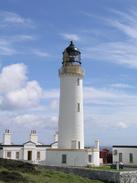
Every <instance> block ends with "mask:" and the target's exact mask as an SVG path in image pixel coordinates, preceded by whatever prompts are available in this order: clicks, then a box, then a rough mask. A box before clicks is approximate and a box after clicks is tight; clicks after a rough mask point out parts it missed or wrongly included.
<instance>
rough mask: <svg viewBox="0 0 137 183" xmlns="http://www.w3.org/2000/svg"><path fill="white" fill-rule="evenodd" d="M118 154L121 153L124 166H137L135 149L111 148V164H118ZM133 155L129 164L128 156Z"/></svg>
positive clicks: (136, 151)
mask: <svg viewBox="0 0 137 183" xmlns="http://www.w3.org/2000/svg"><path fill="white" fill-rule="evenodd" d="M115 150H117V154H116V155H114V151H115ZM119 153H122V159H123V163H124V164H130V165H137V147H136V148H120V147H114V148H113V163H114V162H119ZM130 153H133V163H130V162H129V154H130Z"/></svg>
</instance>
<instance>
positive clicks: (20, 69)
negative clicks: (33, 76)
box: [0, 63, 28, 93]
mask: <svg viewBox="0 0 137 183" xmlns="http://www.w3.org/2000/svg"><path fill="white" fill-rule="evenodd" d="M27 79H28V78H27V67H26V65H24V64H22V63H21V64H12V65H8V66H6V67H3V68H2V70H1V73H0V93H1V92H9V91H14V90H16V89H19V88H21V87H22V86H23V85H25V83H26V81H27Z"/></svg>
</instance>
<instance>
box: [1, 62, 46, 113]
mask: <svg viewBox="0 0 137 183" xmlns="http://www.w3.org/2000/svg"><path fill="white" fill-rule="evenodd" d="M0 93H1V105H0V107H1V109H5V110H6V109H22V108H24V109H25V108H31V107H35V106H37V105H38V103H39V101H40V99H41V98H42V97H43V94H44V91H43V90H42V88H41V87H40V86H39V84H38V82H37V81H28V76H27V67H26V66H25V65H24V64H13V65H9V66H6V67H4V68H3V69H2V71H1V73H0Z"/></svg>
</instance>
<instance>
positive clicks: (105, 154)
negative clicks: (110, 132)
mask: <svg viewBox="0 0 137 183" xmlns="http://www.w3.org/2000/svg"><path fill="white" fill-rule="evenodd" d="M100 158H102V159H103V164H108V163H112V151H110V150H109V149H102V150H101V151H100Z"/></svg>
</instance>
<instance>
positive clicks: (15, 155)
mask: <svg viewBox="0 0 137 183" xmlns="http://www.w3.org/2000/svg"><path fill="white" fill-rule="evenodd" d="M11 135H12V134H11V132H10V131H9V130H8V129H6V130H5V132H4V134H3V142H2V143H1V144H0V158H4V159H14V160H21V161H28V162H30V163H34V164H45V160H46V149H47V148H50V147H52V145H45V144H42V143H40V142H39V141H38V135H37V133H36V130H32V131H31V134H30V137H29V140H28V141H27V142H25V143H23V144H13V143H12V141H11ZM53 144H54V143H53Z"/></svg>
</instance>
